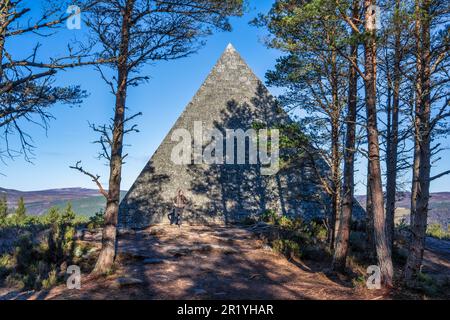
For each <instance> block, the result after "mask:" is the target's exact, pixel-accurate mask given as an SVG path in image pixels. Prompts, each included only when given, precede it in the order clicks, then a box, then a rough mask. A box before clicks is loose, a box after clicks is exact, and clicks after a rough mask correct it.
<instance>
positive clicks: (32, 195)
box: [0, 188, 450, 227]
mask: <svg viewBox="0 0 450 320" xmlns="http://www.w3.org/2000/svg"><path fill="white" fill-rule="evenodd" d="M125 194H126V191H121V198H123V197H124V196H125ZM3 196H6V199H7V201H8V206H9V207H10V208H15V207H16V206H17V201H18V200H19V198H20V197H23V198H24V199H25V206H26V207H27V211H28V213H29V214H32V215H42V214H44V213H46V212H47V210H48V209H49V208H51V207H53V206H57V207H61V208H62V207H64V206H66V204H67V202H69V201H70V202H71V203H72V206H73V208H74V210H75V212H77V213H78V214H81V215H85V216H91V215H93V214H94V213H95V212H97V211H99V210H101V209H103V208H104V207H105V204H106V202H105V198H104V197H103V196H102V195H100V194H99V192H98V190H95V189H83V188H63V189H50V190H40V191H19V190H13V189H4V188H0V197H3ZM355 198H356V199H357V200H358V202H359V203H360V204H361V206H362V207H363V208H365V207H366V196H365V195H357V196H355ZM409 209H410V193H409V192H403V193H399V194H398V195H397V212H396V214H397V221H400V220H401V219H405V220H406V222H409ZM430 209H431V210H430V212H429V218H428V223H440V224H441V225H442V226H443V227H447V225H448V224H449V223H450V192H439V193H432V194H431V199H430Z"/></svg>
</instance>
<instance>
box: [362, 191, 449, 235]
mask: <svg viewBox="0 0 450 320" xmlns="http://www.w3.org/2000/svg"><path fill="white" fill-rule="evenodd" d="M355 198H356V199H357V200H358V202H359V203H360V204H361V206H362V207H363V208H365V207H366V196H365V195H358V196H355ZM410 208H411V193H410V192H402V193H398V194H397V210H396V215H398V217H396V218H397V220H401V219H402V218H404V219H405V220H406V222H407V223H408V222H409V211H410ZM428 223H429V224H430V223H440V224H441V225H442V226H443V227H444V228H447V226H448V225H449V224H450V192H436V193H432V194H431V198H430V211H429V213H428Z"/></svg>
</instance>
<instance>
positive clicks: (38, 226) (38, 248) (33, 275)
mask: <svg viewBox="0 0 450 320" xmlns="http://www.w3.org/2000/svg"><path fill="white" fill-rule="evenodd" d="M19 216H21V215H19ZM7 220H8V226H10V227H11V228H13V229H14V230H13V231H14V232H17V233H18V234H19V235H20V236H19V238H18V240H17V242H16V243H15V247H14V250H13V252H12V253H11V254H9V255H3V256H1V257H0V280H1V279H3V283H4V284H5V285H8V286H12V287H15V288H19V289H36V290H39V289H40V288H42V287H43V288H45V289H48V288H50V287H52V286H54V285H56V284H57V283H58V281H59V280H60V279H59V278H58V272H63V271H64V270H63V267H62V265H67V264H71V263H72V262H73V259H74V251H75V248H76V247H77V246H76V242H75V232H76V229H75V227H76V225H77V224H78V223H80V221H83V219H80V218H78V217H77V215H76V214H75V212H74V211H73V210H72V206H71V205H70V203H69V204H68V205H67V206H66V208H64V210H60V209H58V208H51V209H50V210H49V211H48V213H47V214H45V215H44V216H42V217H38V218H36V217H30V216H26V217H25V218H23V215H22V218H21V219H18V218H17V215H13V216H12V217H11V218H10V217H8V218H7ZM84 221H87V219H84ZM45 229H48V230H49V232H48V234H47V236H46V237H44V239H41V240H40V241H39V242H38V241H37V240H36V239H35V238H33V234H36V232H37V231H39V230H45ZM82 249H83V250H81V251H80V250H78V251H79V253H80V254H83V253H84V252H85V251H87V249H86V248H82ZM79 258H80V257H78V259H79Z"/></svg>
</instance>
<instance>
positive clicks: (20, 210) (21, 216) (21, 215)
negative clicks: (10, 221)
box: [15, 197, 27, 223]
mask: <svg viewBox="0 0 450 320" xmlns="http://www.w3.org/2000/svg"><path fill="white" fill-rule="evenodd" d="M15 218H16V221H17V222H18V223H22V222H24V221H25V219H26V218H27V209H26V208H25V201H24V199H23V197H20V198H19V202H18V203H17V208H16V211H15Z"/></svg>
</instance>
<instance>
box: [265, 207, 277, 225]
mask: <svg viewBox="0 0 450 320" xmlns="http://www.w3.org/2000/svg"><path fill="white" fill-rule="evenodd" d="M261 220H262V221H264V222H267V223H272V224H275V223H276V222H277V220H278V215H277V213H276V212H275V211H273V210H266V211H264V212H263V214H262V215H261Z"/></svg>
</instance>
